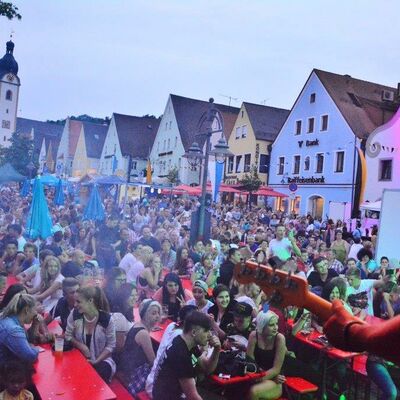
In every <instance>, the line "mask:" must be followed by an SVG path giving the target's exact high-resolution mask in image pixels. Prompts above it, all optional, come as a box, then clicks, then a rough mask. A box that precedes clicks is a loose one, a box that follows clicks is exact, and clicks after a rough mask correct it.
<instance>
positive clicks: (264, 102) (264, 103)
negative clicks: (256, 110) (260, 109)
mask: <svg viewBox="0 0 400 400" xmlns="http://www.w3.org/2000/svg"><path fill="white" fill-rule="evenodd" d="M269 99H270V98H269V97H268V99H264V100H261V101H260V104H262V105H263V106H265V105H266V104H267V101H268V100H269Z"/></svg>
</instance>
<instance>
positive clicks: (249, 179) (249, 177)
mask: <svg viewBox="0 0 400 400" xmlns="http://www.w3.org/2000/svg"><path fill="white" fill-rule="evenodd" d="M239 183H240V185H241V187H242V188H243V189H244V190H246V191H247V192H249V196H248V202H249V206H250V207H251V199H250V197H251V195H252V193H254V192H257V190H258V189H259V188H260V186H261V185H262V181H261V179H260V178H259V177H258V173H257V166H256V165H252V166H251V168H250V171H249V172H246V173H245V174H244V176H243V178H242V179H240V180H239Z"/></svg>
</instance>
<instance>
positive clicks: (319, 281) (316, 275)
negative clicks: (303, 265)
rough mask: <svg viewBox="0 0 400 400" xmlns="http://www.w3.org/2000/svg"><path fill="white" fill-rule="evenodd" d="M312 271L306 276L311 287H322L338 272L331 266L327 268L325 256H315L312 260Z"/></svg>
mask: <svg viewBox="0 0 400 400" xmlns="http://www.w3.org/2000/svg"><path fill="white" fill-rule="evenodd" d="M313 267H314V271H312V272H311V273H310V275H309V276H308V278H307V280H308V284H309V285H310V286H311V287H312V288H313V287H316V286H318V287H321V288H323V287H324V286H325V285H326V283H328V282H329V281H330V280H331V279H332V278H335V277H336V276H339V274H338V273H337V272H336V271H335V270H334V269H331V268H328V260H327V259H326V258H325V257H316V258H315V259H314V260H313Z"/></svg>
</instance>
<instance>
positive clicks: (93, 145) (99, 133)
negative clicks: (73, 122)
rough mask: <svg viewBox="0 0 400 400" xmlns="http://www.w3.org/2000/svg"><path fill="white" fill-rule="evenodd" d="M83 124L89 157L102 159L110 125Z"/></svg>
mask: <svg viewBox="0 0 400 400" xmlns="http://www.w3.org/2000/svg"><path fill="white" fill-rule="evenodd" d="M82 124H83V133H84V135H85V145H86V153H87V156H88V157H90V158H99V159H100V157H101V152H102V151H103V145H104V141H105V140H106V136H107V130H108V125H100V124H93V123H91V122H82Z"/></svg>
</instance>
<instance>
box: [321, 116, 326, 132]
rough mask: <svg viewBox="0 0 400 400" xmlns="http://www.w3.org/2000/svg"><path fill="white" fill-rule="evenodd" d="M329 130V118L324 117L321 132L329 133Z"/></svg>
mask: <svg viewBox="0 0 400 400" xmlns="http://www.w3.org/2000/svg"><path fill="white" fill-rule="evenodd" d="M327 130H328V116H327V115H323V116H322V117H321V131H327Z"/></svg>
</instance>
